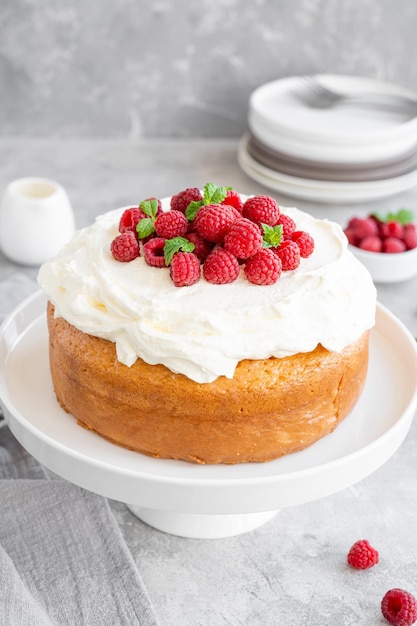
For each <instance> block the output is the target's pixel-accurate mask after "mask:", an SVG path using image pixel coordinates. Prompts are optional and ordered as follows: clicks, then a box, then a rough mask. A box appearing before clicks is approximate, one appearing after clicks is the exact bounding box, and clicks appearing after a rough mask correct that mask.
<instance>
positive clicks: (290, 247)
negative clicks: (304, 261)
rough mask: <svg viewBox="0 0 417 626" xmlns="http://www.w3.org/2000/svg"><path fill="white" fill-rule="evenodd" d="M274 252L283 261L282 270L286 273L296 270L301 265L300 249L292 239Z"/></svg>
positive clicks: (285, 241) (287, 240)
mask: <svg viewBox="0 0 417 626" xmlns="http://www.w3.org/2000/svg"><path fill="white" fill-rule="evenodd" d="M274 252H275V254H277V255H278V256H279V258H280V259H281V264H282V270H283V271H284V272H288V271H290V270H296V269H297V267H298V266H299V265H300V261H301V256H300V248H299V247H298V246H297V244H296V243H295V241H291V240H290V239H286V240H284V241H283V242H282V243H281V244H280V245H279V246H278V248H274Z"/></svg>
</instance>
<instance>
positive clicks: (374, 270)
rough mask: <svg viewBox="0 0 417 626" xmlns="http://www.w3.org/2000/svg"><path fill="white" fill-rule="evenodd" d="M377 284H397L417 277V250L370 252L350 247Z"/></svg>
mask: <svg viewBox="0 0 417 626" xmlns="http://www.w3.org/2000/svg"><path fill="white" fill-rule="evenodd" d="M349 250H350V251H351V252H352V254H354V255H355V257H356V258H357V259H358V260H359V261H360V262H361V263H362V264H363V265H364V266H365V267H366V268H367V269H368V271H369V273H370V274H371V276H372V278H373V280H374V282H376V283H396V282H401V281H403V280H409V279H410V278H414V276H417V248H413V250H407V251H406V252H396V253H386V252H369V251H368V250H362V248H357V247H356V246H352V245H349Z"/></svg>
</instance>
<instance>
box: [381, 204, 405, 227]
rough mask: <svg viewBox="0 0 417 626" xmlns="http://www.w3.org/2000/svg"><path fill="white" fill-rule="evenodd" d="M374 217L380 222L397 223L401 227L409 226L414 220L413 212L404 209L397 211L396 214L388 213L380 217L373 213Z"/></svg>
mask: <svg viewBox="0 0 417 626" xmlns="http://www.w3.org/2000/svg"><path fill="white" fill-rule="evenodd" d="M374 215H375V217H376V218H377V219H378V220H379V221H380V222H398V223H399V224H402V225H403V226H406V225H407V224H411V222H412V221H413V219H414V215H413V212H412V211H410V210H409V209H404V208H402V209H399V210H398V211H397V212H396V213H393V212H392V211H390V212H389V213H387V214H386V215H381V214H380V213H375V214H374Z"/></svg>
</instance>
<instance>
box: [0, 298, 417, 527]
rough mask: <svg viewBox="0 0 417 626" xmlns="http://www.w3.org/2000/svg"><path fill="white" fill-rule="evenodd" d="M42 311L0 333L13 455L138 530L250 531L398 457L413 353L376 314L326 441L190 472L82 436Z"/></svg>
mask: <svg viewBox="0 0 417 626" xmlns="http://www.w3.org/2000/svg"><path fill="white" fill-rule="evenodd" d="M45 306H46V301H45V297H44V295H43V294H41V293H37V294H35V295H34V296H32V297H31V298H29V299H28V300H26V301H24V302H23V303H22V304H21V305H20V306H19V307H18V308H17V309H16V310H15V311H14V312H13V313H12V314H11V315H10V316H9V317H8V319H7V320H6V321H5V322H4V323H3V325H2V327H1V329H0V399H1V403H2V406H3V410H4V413H5V416H6V419H7V421H8V424H9V426H10V428H11V430H12V432H13V433H14V435H15V436H16V437H17V439H18V440H19V441H20V442H21V443H22V445H23V446H24V447H25V448H26V449H27V450H28V451H29V452H30V453H31V454H32V455H33V456H34V457H35V458H37V459H38V460H39V461H40V462H41V463H43V464H44V465H45V466H46V467H48V468H50V469H51V470H52V471H54V472H56V473H57V474H58V475H60V476H62V477H63V478H65V479H67V480H69V481H71V482H73V483H75V484H77V485H79V486H81V487H83V488H85V489H88V490H90V491H93V492H95V493H98V494H101V495H103V496H106V497H109V498H113V499H115V500H118V501H121V502H126V503H129V504H130V505H131V508H132V510H133V511H134V512H135V513H136V514H137V515H138V516H139V517H141V518H142V519H143V520H144V521H146V522H148V523H150V524H151V525H153V526H155V527H156V528H159V529H160V530H164V531H166V532H170V533H173V534H178V535H182V536H188V537H224V536H229V535H232V534H238V533H241V532H245V531H247V530H250V529H252V528H254V527H256V526H259V525H260V524H262V523H264V522H265V521H267V520H268V519H270V518H271V517H272V516H273V515H274V514H275V512H276V511H277V510H279V509H281V508H283V507H288V506H293V505H298V504H301V503H305V502H308V501H311V500H315V499H317V498H322V497H325V496H328V495H330V494H332V493H335V492H337V491H339V490H341V489H344V488H346V487H348V486H350V485H352V484H354V483H355V482H357V481H359V480H361V479H363V478H365V477H366V476H368V475H369V474H371V473H372V472H373V471H375V470H376V469H378V468H379V467H380V466H381V465H382V464H383V463H385V461H387V459H388V458H390V456H391V455H392V454H393V453H394V452H395V451H396V450H397V449H398V447H399V446H400V444H401V443H402V441H403V440H404V438H405V436H406V435H407V432H408V430H409V427H410V425H411V422H412V419H413V416H414V412H415V410H416V406H417V348H416V345H415V341H414V339H413V337H412V336H411V335H410V333H409V332H408V331H407V330H406V328H405V327H404V326H403V325H402V324H401V322H400V321H399V320H398V319H397V318H396V317H394V316H393V315H392V314H391V313H390V312H389V311H387V310H386V309H385V308H383V307H382V306H380V305H379V306H378V310H377V321H376V327H375V328H374V329H373V330H372V332H371V351H370V366H369V374H368V378H367V382H366V386H365V390H364V393H363V395H362V397H361V399H360V401H359V403H358V404H357V406H356V407H355V409H354V411H353V412H352V413H351V415H349V416H348V417H347V418H346V419H345V420H344V422H342V424H340V426H339V427H338V428H337V429H336V431H335V432H334V433H333V434H331V435H329V436H327V437H325V438H324V439H322V440H321V441H319V442H318V443H316V444H315V445H313V446H311V447H310V448H308V449H306V450H304V451H302V452H298V453H294V454H291V455H288V456H285V457H283V458H281V459H277V460H276V461H272V462H269V463H260V464H257V463H254V464H242V465H235V466H226V465H212V466H210V465H207V466H204V465H194V464H190V463H185V462H182V461H170V460H162V459H153V458H149V457H146V456H144V455H142V454H138V453H135V452H132V451H129V450H125V449H124V448H121V447H118V446H116V445H113V444H111V443H109V442H108V441H106V440H105V439H102V438H101V437H99V436H98V435H95V434H94V433H92V432H90V431H87V430H85V429H83V428H81V427H80V426H78V425H77V424H76V421H75V420H74V418H73V417H72V416H71V415H68V414H66V413H65V412H64V411H63V410H62V409H61V408H60V406H59V404H58V403H57V401H56V399H55V395H54V392H53V388H52V383H51V378H50V374H49V361H48V335H47V327H46V315H45Z"/></svg>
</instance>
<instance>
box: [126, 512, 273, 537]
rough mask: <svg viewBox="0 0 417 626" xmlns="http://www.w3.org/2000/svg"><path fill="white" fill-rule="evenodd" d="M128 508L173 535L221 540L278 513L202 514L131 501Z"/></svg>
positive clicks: (263, 521)
mask: <svg viewBox="0 0 417 626" xmlns="http://www.w3.org/2000/svg"><path fill="white" fill-rule="evenodd" d="M127 507H128V509H129V510H130V511H131V512H132V513H133V514H134V515H136V517H138V518H139V519H140V520H142V522H145V523H146V524H148V525H149V526H152V527H153V528H156V529H157V530H161V531H163V532H165V533H169V534H170V535H177V536H179V537H188V538H190V539H221V538H224V537H233V536H235V535H241V534H243V533H247V532H249V531H251V530H254V529H255V528H258V527H259V526H262V525H263V524H266V522H269V520H271V519H272V518H273V517H275V516H276V515H277V514H278V512H279V511H267V512H263V513H242V514H232V515H200V514H198V513H176V512H175V511H161V510H157V509H147V508H145V507H143V506H140V505H136V504H128V505H127Z"/></svg>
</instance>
